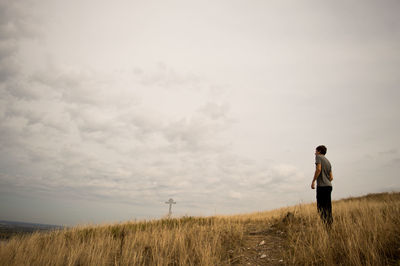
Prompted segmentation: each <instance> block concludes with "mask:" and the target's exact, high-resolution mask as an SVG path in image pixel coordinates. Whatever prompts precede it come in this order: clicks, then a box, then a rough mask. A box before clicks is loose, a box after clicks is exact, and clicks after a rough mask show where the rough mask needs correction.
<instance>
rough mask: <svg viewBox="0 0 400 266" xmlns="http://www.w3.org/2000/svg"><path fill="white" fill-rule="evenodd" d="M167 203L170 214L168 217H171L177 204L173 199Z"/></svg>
mask: <svg viewBox="0 0 400 266" xmlns="http://www.w3.org/2000/svg"><path fill="white" fill-rule="evenodd" d="M165 203H167V204H169V212H168V217H171V214H172V211H171V208H172V204H176V202H175V201H174V200H173V199H169V201H166V202H165Z"/></svg>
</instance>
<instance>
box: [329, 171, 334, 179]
mask: <svg viewBox="0 0 400 266" xmlns="http://www.w3.org/2000/svg"><path fill="white" fill-rule="evenodd" d="M332 180H333V174H332V171H330V173H329V181H332Z"/></svg>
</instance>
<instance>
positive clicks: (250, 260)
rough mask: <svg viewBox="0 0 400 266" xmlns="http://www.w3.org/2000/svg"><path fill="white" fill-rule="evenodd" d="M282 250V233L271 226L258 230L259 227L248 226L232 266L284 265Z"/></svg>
mask: <svg viewBox="0 0 400 266" xmlns="http://www.w3.org/2000/svg"><path fill="white" fill-rule="evenodd" d="M284 248H285V233H284V232H283V231H281V230H279V229H278V228H276V227H274V226H273V225H272V226H271V225H269V226H266V227H265V228H260V226H259V225H251V224H250V225H248V229H247V230H246V234H245V235H244V242H243V248H242V249H241V250H240V252H239V254H237V255H238V256H237V260H236V261H234V265H286V264H287V262H286V261H285V260H284V258H283V256H282V251H283V249H284Z"/></svg>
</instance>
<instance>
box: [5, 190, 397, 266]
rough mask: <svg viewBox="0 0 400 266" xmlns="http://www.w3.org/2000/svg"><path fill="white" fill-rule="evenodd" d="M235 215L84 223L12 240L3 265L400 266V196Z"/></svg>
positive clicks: (383, 194)
mask: <svg viewBox="0 0 400 266" xmlns="http://www.w3.org/2000/svg"><path fill="white" fill-rule="evenodd" d="M333 215H334V223H333V226H332V228H331V230H329V231H327V230H326V228H325V227H324V226H323V225H322V223H321V220H320V219H319V216H318V213H317V211H316V206H315V204H305V205H297V206H293V207H289V208H283V209H279V210H274V211H270V212H260V213H253V214H244V215H236V216H224V217H222V216H220V217H182V218H179V219H162V220H155V221H143V222H127V223H123V224H113V225H102V226H85V227H76V228H71V229H65V230H60V231H53V232H49V233H34V234H32V235H29V236H27V235H25V236H18V237H13V238H12V239H10V240H9V241H8V242H7V243H2V244H0V265H171V266H172V265H400V193H382V194H375V195H367V196H366V197H360V198H351V199H347V200H341V201H337V202H334V203H333Z"/></svg>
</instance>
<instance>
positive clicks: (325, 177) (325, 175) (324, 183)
mask: <svg viewBox="0 0 400 266" xmlns="http://www.w3.org/2000/svg"><path fill="white" fill-rule="evenodd" d="M319 163H320V164H321V173H320V174H319V176H318V178H317V186H318V187H331V186H332V183H331V181H329V176H330V172H331V171H332V167H331V163H330V162H329V160H328V159H327V158H326V157H325V156H324V155H320V154H317V155H315V164H319Z"/></svg>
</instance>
